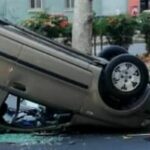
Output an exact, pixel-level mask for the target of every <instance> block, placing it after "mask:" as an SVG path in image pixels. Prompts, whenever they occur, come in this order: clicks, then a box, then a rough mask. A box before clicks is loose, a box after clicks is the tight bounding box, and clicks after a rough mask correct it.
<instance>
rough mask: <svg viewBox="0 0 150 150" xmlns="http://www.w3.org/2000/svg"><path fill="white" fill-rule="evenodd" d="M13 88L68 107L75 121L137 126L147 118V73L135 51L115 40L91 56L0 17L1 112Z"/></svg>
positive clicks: (21, 94) (149, 92)
mask: <svg viewBox="0 0 150 150" xmlns="http://www.w3.org/2000/svg"><path fill="white" fill-rule="evenodd" d="M114 50H116V53H115V55H114ZM110 56H111V57H110ZM9 94H13V95H16V96H18V97H21V98H24V99H28V100H31V101H32V102H37V103H39V104H42V105H44V106H46V107H47V108H48V107H49V108H52V107H53V108H57V109H62V110H65V111H67V112H68V111H69V112H71V114H73V115H72V117H71V119H70V123H71V124H72V125H79V124H81V125H84V124H89V125H100V126H107V127H115V128H138V127H143V126H146V125H147V122H148V118H147V115H146V112H145V111H146V109H145V108H146V105H147V104H148V102H149V99H150V88H149V75H148V70H147V68H146V66H145V64H144V63H143V62H142V61H141V60H139V59H138V58H137V57H135V56H132V55H130V54H128V53H127V52H126V51H125V50H124V49H123V48H119V47H115V46H114V47H111V48H110V50H104V52H103V53H102V54H100V56H99V57H95V56H88V55H85V54H82V53H80V52H78V51H76V50H74V49H72V48H70V47H66V46H64V45H61V44H59V43H57V42H54V41H52V40H50V39H47V38H45V37H43V36H41V35H38V34H36V33H33V32H31V31H29V30H27V29H25V28H22V27H20V26H16V25H14V24H11V23H9V22H7V21H3V20H1V21H0V105H1V113H0V114H1V116H2V115H3V114H4V112H5V111H7V109H6V108H7V107H5V109H3V108H4V107H3V106H4V104H5V100H6V98H7V97H8V95H9Z"/></svg>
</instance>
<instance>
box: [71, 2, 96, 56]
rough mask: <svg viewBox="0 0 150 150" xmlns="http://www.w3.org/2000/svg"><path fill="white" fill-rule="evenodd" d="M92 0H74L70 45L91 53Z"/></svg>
mask: <svg viewBox="0 0 150 150" xmlns="http://www.w3.org/2000/svg"><path fill="white" fill-rule="evenodd" d="M92 18H93V13H92V0H75V8H74V20H73V30H72V35H73V37H72V47H73V48H75V49H77V50H79V51H81V52H82V53H85V54H88V55H91V54H92Z"/></svg>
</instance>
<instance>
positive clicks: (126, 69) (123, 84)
mask: <svg viewBox="0 0 150 150" xmlns="http://www.w3.org/2000/svg"><path fill="white" fill-rule="evenodd" d="M140 80H141V73H140V71H139V69H138V67H137V66H135V65H134V64H132V63H129V62H124V63H121V64H119V65H118V66H116V67H115V69H114V70H113V72H112V83H113V85H114V87H115V88H117V89H118V90H120V91H122V92H131V91H133V90H135V89H136V88H137V87H138V86H139V84H140Z"/></svg>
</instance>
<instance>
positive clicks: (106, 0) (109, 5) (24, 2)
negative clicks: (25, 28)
mask: <svg viewBox="0 0 150 150" xmlns="http://www.w3.org/2000/svg"><path fill="white" fill-rule="evenodd" d="M129 1H134V0H93V11H94V12H95V13H96V15H97V16H108V15H116V14H122V13H123V14H124V13H127V12H128V4H129ZM137 1H139V0H137ZM142 1H144V0H142ZM147 1H148V0H147ZM73 7H74V0H0V17H1V18H6V19H8V20H10V21H12V22H15V23H16V22H20V21H22V20H24V19H26V18H28V17H29V16H30V15H32V14H33V13H34V12H39V11H46V12H48V13H50V14H64V15H66V16H68V17H69V18H70V20H71V19H72V17H73ZM142 7H144V2H143V3H142ZM138 9H139V8H138Z"/></svg>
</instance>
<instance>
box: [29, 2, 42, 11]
mask: <svg viewBox="0 0 150 150" xmlns="http://www.w3.org/2000/svg"><path fill="white" fill-rule="evenodd" d="M30 8H31V9H36V8H42V0H30Z"/></svg>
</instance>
